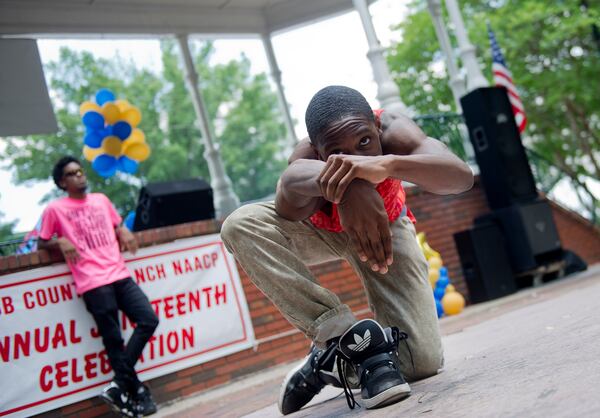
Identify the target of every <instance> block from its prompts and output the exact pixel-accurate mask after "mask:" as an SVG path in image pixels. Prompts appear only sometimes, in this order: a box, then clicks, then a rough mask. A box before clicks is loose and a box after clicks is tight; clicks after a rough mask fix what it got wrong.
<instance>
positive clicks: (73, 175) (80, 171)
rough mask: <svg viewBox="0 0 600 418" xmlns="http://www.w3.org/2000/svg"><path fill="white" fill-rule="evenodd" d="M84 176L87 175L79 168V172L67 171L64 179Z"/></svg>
mask: <svg viewBox="0 0 600 418" xmlns="http://www.w3.org/2000/svg"><path fill="white" fill-rule="evenodd" d="M83 175H85V173H84V172H83V169H81V168H78V169H77V170H73V171H67V172H66V173H64V174H63V177H75V176H83Z"/></svg>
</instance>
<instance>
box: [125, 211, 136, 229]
mask: <svg viewBox="0 0 600 418" xmlns="http://www.w3.org/2000/svg"><path fill="white" fill-rule="evenodd" d="M134 223H135V212H134V211H131V212H129V213H128V214H127V216H126V217H125V220H124V221H123V224H124V225H125V226H126V227H127V229H129V230H130V231H133V224H134Z"/></svg>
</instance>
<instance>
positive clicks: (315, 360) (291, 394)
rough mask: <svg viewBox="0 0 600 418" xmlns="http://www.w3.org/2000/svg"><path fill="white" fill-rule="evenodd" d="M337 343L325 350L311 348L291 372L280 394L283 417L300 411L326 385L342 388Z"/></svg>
mask: <svg viewBox="0 0 600 418" xmlns="http://www.w3.org/2000/svg"><path fill="white" fill-rule="evenodd" d="M336 354H337V343H331V344H330V345H329V347H328V348H327V349H325V350H320V349H318V348H317V347H315V346H314V345H313V346H311V348H310V351H309V353H308V355H307V356H306V357H305V358H304V360H302V362H301V363H300V364H298V366H296V367H295V368H293V369H292V370H290V372H289V373H288V374H287V376H286V377H285V379H284V380H283V384H282V385H281V391H280V393H279V402H278V406H279V411H280V412H281V413H282V414H283V415H287V414H291V413H292V412H296V411H298V410H300V409H301V408H302V407H303V406H304V405H306V404H307V403H309V402H310V400H311V399H312V398H314V397H315V395H316V394H318V393H319V392H320V391H321V389H323V387H324V386H325V385H334V386H337V387H342V385H341V383H340V380H339V376H338V372H337V367H336V361H335V359H336Z"/></svg>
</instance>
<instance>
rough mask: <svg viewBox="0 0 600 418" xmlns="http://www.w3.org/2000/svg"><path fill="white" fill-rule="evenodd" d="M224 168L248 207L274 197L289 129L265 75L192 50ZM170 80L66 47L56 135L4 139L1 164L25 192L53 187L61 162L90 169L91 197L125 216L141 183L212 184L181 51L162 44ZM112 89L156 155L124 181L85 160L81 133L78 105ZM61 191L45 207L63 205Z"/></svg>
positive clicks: (58, 73) (52, 82)
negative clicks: (103, 197)
mask: <svg viewBox="0 0 600 418" xmlns="http://www.w3.org/2000/svg"><path fill="white" fill-rule="evenodd" d="M190 48H191V49H192V56H194V57H195V58H194V60H195V65H196V69H197V72H198V75H199V80H200V81H199V83H200V84H199V87H200V89H201V90H202V93H203V96H204V99H205V101H206V105H207V110H208V114H209V119H210V120H211V121H214V125H215V126H214V129H213V132H215V133H216V141H217V142H218V143H219V144H220V150H221V154H222V159H223V160H224V164H225V169H226V171H227V172H228V174H229V176H230V178H231V180H232V183H233V186H234V190H235V192H236V193H237V194H238V196H239V197H240V200H242V201H245V200H251V199H257V198H261V197H264V196H265V195H268V194H269V193H272V192H274V190H275V184H276V181H277V178H278V177H279V174H280V173H281V171H282V170H283V168H284V167H285V159H284V157H283V156H282V155H281V150H282V149H283V147H284V141H285V126H284V125H283V124H282V123H281V121H280V118H279V111H278V107H277V96H276V95H275V93H274V92H273V91H272V89H271V87H270V85H269V82H268V80H267V78H266V76H265V75H264V74H259V75H253V74H251V72H250V62H249V60H248V58H247V57H245V56H243V55H242V56H241V57H240V58H239V59H238V60H232V61H230V62H228V63H226V64H219V65H211V64H210V59H211V57H212V55H213V53H214V47H213V45H212V43H198V44H192V43H191V44H190ZM161 51H162V63H163V71H162V74H156V73H154V72H152V71H149V70H147V69H139V68H137V67H136V65H135V63H133V62H131V61H125V60H123V59H120V58H115V59H112V60H106V59H99V58H95V57H94V56H93V54H92V53H91V52H76V51H72V50H69V49H67V48H62V49H61V51H60V58H59V59H58V60H57V61H55V62H51V63H49V64H48V65H47V66H46V68H45V71H46V74H47V76H48V78H49V87H50V93H51V98H52V101H53V104H54V109H55V112H56V116H57V120H58V125H59V131H58V133H56V134H55V135H36V136H28V137H22V138H6V141H7V147H6V152H5V154H4V155H3V156H0V158H1V159H2V160H3V161H4V162H5V163H10V164H11V165H12V166H13V167H14V172H15V181H16V182H17V183H26V182H33V181H37V180H41V179H48V178H49V176H50V174H51V169H52V166H53V165H54V163H55V162H56V161H57V160H58V159H59V158H60V157H61V156H63V155H66V154H71V155H75V156H78V157H81V160H82V162H83V164H84V166H85V167H86V168H87V170H86V172H87V174H88V181H89V184H90V189H91V190H95V191H101V192H103V193H105V194H107V195H108V196H109V198H110V199H111V200H112V201H113V202H114V203H115V205H116V206H117V208H118V209H119V210H120V211H121V213H123V214H124V213H126V212H127V211H128V210H132V209H134V208H135V205H136V202H137V195H138V193H139V188H140V187H141V185H142V184H144V183H146V182H148V181H162V180H177V179H184V178H190V177H195V176H200V177H204V178H208V177H209V174H208V168H207V164H206V161H205V160H204V158H203V152H204V145H203V142H202V138H201V134H200V131H199V129H198V128H197V127H196V125H195V123H196V115H195V112H194V108H193V106H192V103H191V99H190V96H189V94H188V91H187V89H186V86H185V82H184V77H183V72H182V68H181V60H180V57H179V51H178V49H177V47H176V45H175V43H174V42H173V41H168V40H167V41H163V42H162V43H161ZM102 87H106V88H108V89H110V90H112V91H114V92H115V94H116V95H117V97H118V98H125V99H127V100H129V101H130V102H131V103H133V104H134V105H136V106H138V107H139V108H140V110H141V112H142V116H143V119H142V122H141V123H140V125H139V127H140V129H142V130H143V131H144V133H145V135H146V141H147V142H148V143H149V145H150V146H151V147H152V150H153V154H152V156H151V157H150V159H148V160H147V161H145V162H143V163H142V164H140V169H139V171H138V173H137V174H136V175H134V176H130V175H124V174H122V173H119V174H118V175H117V176H115V177H112V178H110V179H103V178H101V177H100V176H98V175H97V174H96V173H95V172H94V171H93V170H92V169H91V165H90V164H89V163H88V162H87V161H83V156H82V137H83V131H84V128H83V125H82V123H81V120H80V117H79V111H78V108H79V104H80V103H81V102H83V101H84V100H89V99H90V98H92V97H93V95H94V93H95V92H96V91H97V90H98V89H100V88H102ZM58 194H59V191H58V190H57V191H55V192H53V193H51V194H49V195H47V196H44V197H43V201H48V200H49V199H51V198H53V197H55V196H56V195H58Z"/></svg>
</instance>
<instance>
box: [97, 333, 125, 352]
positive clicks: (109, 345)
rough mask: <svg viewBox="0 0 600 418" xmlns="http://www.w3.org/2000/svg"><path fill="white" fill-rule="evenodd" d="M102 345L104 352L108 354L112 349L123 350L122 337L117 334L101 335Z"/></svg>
mask: <svg viewBox="0 0 600 418" xmlns="http://www.w3.org/2000/svg"><path fill="white" fill-rule="evenodd" d="M102 343H103V344H104V347H105V348H106V351H108V352H110V351H112V350H114V349H116V350H118V351H121V349H122V348H123V343H124V341H123V337H122V336H121V334H120V333H119V334H110V335H103V336H102Z"/></svg>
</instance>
